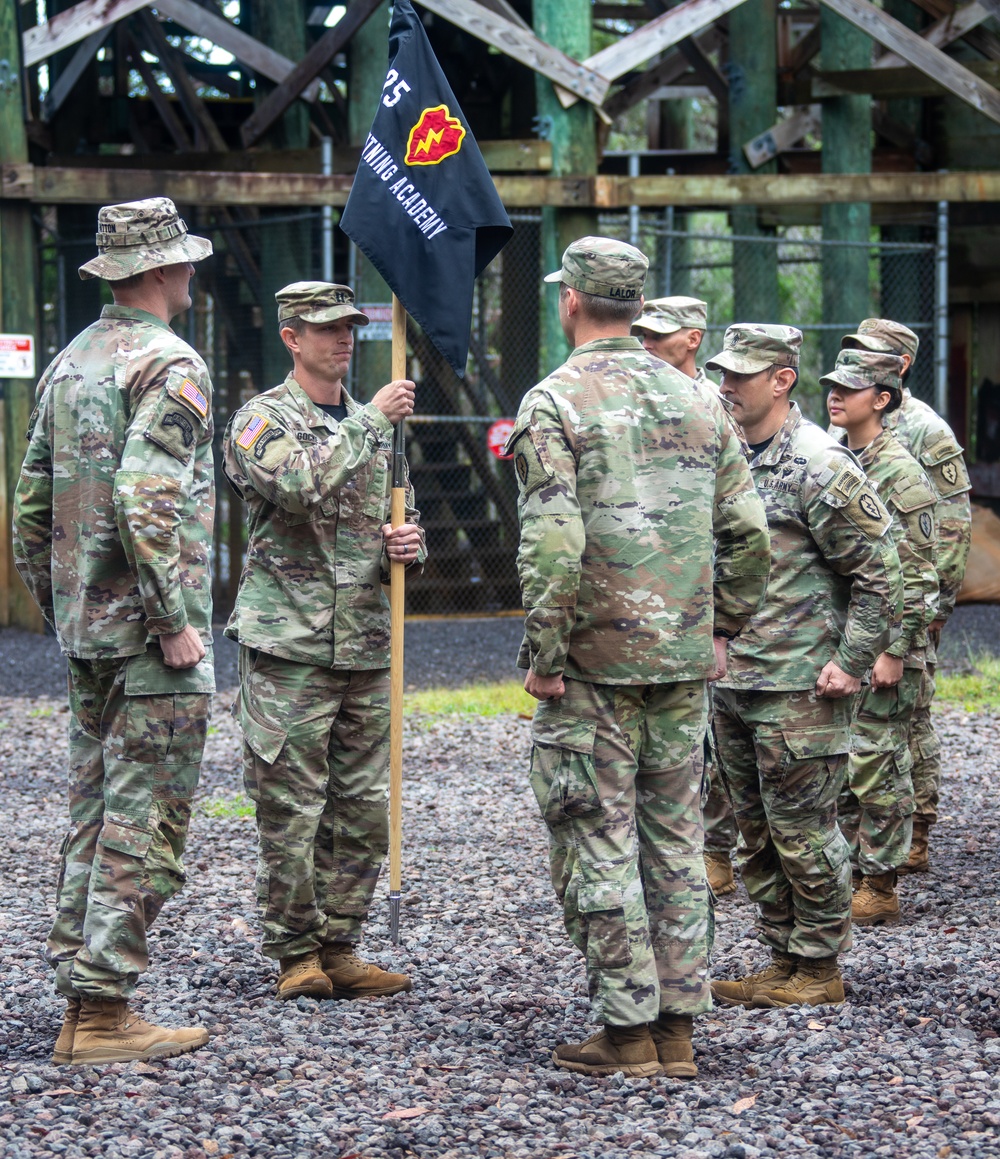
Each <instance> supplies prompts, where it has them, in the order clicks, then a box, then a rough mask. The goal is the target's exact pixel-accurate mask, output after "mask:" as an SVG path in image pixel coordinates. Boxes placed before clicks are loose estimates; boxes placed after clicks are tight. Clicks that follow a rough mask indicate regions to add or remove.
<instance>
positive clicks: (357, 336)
mask: <svg viewBox="0 0 1000 1159" xmlns="http://www.w3.org/2000/svg"><path fill="white" fill-rule="evenodd" d="M358 309H359V310H360V311H361V313H362V314H367V315H368V318H369V321H368V325H367V326H355V327H354V340H355V342H391V341H392V303H391V302H361V303H360V304H359V305H358Z"/></svg>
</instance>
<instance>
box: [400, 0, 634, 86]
mask: <svg viewBox="0 0 1000 1159" xmlns="http://www.w3.org/2000/svg"><path fill="white" fill-rule="evenodd" d="M420 4H421V7H423V8H427V9H428V10H429V11H431V12H433V13H434V14H435V15H436V16H440V17H442V18H443V19H444V20H447V21H449V22H450V23H452V24H454V25H455V26H456V27H458V28H461V29H463V30H464V31H465V32H468V33H469V34H470V35H471V36H475V37H476V38H477V39H478V40H482V41H484V42H485V43H486V44H491V45H492V46H493V47H494V48H496V49H499V50H500V52H503V53H505V54H506V55H507V56H509V57H511V58H512V59H514V60H516V61H517V62H518V64H523V65H526V66H527V67H528V68H530V69H532V70H533V71H534V72H537V73H540V74H541V75H542V76H546V77H548V78H549V80H551V81H552V82H553V83H555V84H557V85H560V86H562V87H563V88H565V89H567V90H570V91H571V92H572V93H574V94H575V96H574V97H573V100H574V101H575V100H577V99H578V98H579V97H582V98H583V99H584V100H586V101H590V103H591V104H593V105H599V104H600V103H601V102H602V101H603V100H604V98H605V96H606V95H607V92H608V89H609V88H610V87H611V81H610V80H609V79H608V78H607V77H606V76H603V75H602V74H601V72H600V70H599V69H596V68H594V67H592V66H590V65H587V64H581V63H580V62H579V61H576V60H573V58H572V57H570V56H567V55H566V54H565V53H564V52H560V51H559V49H557V48H553V47H552V45H551V44H546V43H545V41H544V40H540V39H539V38H538V37H537V36H535V34H534V33H533V32H531V31H526V30H525V29H523V28H519V27H518V26H517V25H516V24H512V23H511V22H510V21H509V20H504V19H503V17H501V16H497V15H496V13H494V12H490V10H489V9H488V8H485V7H484V6H483V5H482V4H477V3H476V0H420ZM626 71H627V70H626ZM570 103H571V104H572V101H571V102H570Z"/></svg>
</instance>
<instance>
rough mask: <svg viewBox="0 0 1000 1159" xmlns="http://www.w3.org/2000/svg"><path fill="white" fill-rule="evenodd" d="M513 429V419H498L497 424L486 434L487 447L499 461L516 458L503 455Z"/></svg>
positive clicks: (492, 425)
mask: <svg viewBox="0 0 1000 1159" xmlns="http://www.w3.org/2000/svg"><path fill="white" fill-rule="evenodd" d="M513 429H514V420H513V419H497V421H496V422H495V423H491V424H490V427H489V430H487V432H486V445H487V446H488V447H489V449H490V450H491V451H492V452H493V454H494V455H496V457H497V458H498V459H512V458H513V457H514V456H513V455H505V454H504V453H503V449H504V447H505V446H506V445H507V440H508V439H509V438H510V432H511V431H512V430H513Z"/></svg>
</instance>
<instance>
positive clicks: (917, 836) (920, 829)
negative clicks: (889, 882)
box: [896, 814, 931, 873]
mask: <svg viewBox="0 0 1000 1159" xmlns="http://www.w3.org/2000/svg"><path fill="white" fill-rule="evenodd" d="M930 828H931V827H930V825H929V824H928V822H927V820H926V818H924V817H918V816H917V815H916V814H914V815H913V840H912V842H911V843H910V856H909V860H908V861H907V862H906V864H905V865H901V866H900V867H899V869H898V870H897V871H896V872H897V873H926V872H927V871H928V870H929V869H930V867H931V858H930V849H929V848H928V842H929V840H930Z"/></svg>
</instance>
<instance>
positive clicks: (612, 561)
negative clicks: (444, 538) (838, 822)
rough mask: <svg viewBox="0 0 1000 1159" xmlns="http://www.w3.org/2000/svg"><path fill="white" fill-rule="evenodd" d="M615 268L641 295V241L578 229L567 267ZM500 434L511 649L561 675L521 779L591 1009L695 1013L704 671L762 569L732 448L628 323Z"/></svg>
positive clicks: (703, 946) (762, 539) (594, 274)
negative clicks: (513, 570) (520, 624)
mask: <svg viewBox="0 0 1000 1159" xmlns="http://www.w3.org/2000/svg"><path fill="white" fill-rule="evenodd" d="M578 248H579V249H580V250H581V252H582V259H581V266H580V268H579V269H578V271H577V272H576V273H573V264H572V263H573V260H574V259H573V255H574V252H575V251H576V250H577V249H578ZM623 267H624V269H625V276H627V277H628V278H630V279H632V280H631V281H629V282H626V283H625V284H626V285H627V286H628V287H629V288H634V287H635V285H636V283H637V284H638V287H639V289H637V290H636V291H635V296H638V293H639V292H640V290H641V284H642V277H643V275H644V273H645V268H646V262H645V258H644V257H643V256H642V255H641V254H640V253H639V251H637V250H635V249H633V248H632V247H631V246H625V245H624V244H623V243H620V242H612V241H610V240H608V239H594V238H585V239H582V241H581V242H577V243H574V245H573V246H571V247H570V248H569V250H567V253H566V256H565V257H564V266H563V269H564V271H567V269H569V271H570V272H568V273H567V274H566V280H567V281H569V279H570V277H571V276H573V277H575V278H576V280H575V281H570V282H569V284H570V285H572V286H574V288H580V289H583V291H584V292H588V293H594V294H597V295H601V296H605V297H610V296H611V295H610V293H609V292H608V291H609V290H614V289H615V288H616V287H621V286H622V284H623V283H622V281H621V280H619V281H616V280H615V279H616V278H618V279H621V278H622V277H623V275H622V268H623ZM559 276H560V275H555V277H559ZM508 450H509V451H510V453H512V454H513V456H514V466H515V470H516V472H517V477H518V483H519V490H520V498H519V514H520V521H521V542H520V549H519V552H518V569H519V572H520V577H521V589H522V596H523V601H524V607H525V612H526V620H525V639H524V643H523V645H522V649H521V655H520V657H519V664H520V666H521V667H524V668H527V667H529V666H530V668H531V669H532V670H533V671H534V673H535V674H536V675H538V676H548V675H560V674H561V675H562V676H563V678H564V681H565V685H566V692H565V695H564V696H563V698H562V699H561V700H558V701H555V700H554V701H545V702H541V703H540V704H539V705H538V708H537V710H536V713H535V718H534V723H533V726H532V740H533V750H532V759H531V784H532V788H533V790H534V792H535V795H536V798H537V800H538V804H539V808H540V809H541V812H542V816H543V818H544V819H545V822H546V824H547V826H548V828H549V833H550V842H551V844H550V856H551V868H552V880H553V885H554V886H555V890H556V894H557V896H558V897H559V899H560V901H561V903H562V905H563V909H564V916H565V921H566V927H567V930H568V932H569V934H570V937H571V939H572V940H573V942H574V943H575V944H576V945H577V946H578V947H579V949H580V950H581V951H582V953H583V954H584V955H585V957H586V962H587V974H588V984H589V989H590V995H591V1000H592V1006H593V1010H594V1014H595V1017H596V1018H597V1020H598V1021H599V1022H601V1023H605V1024H610V1025H612V1026H634V1025H639V1024H643V1023H647V1022H651V1021H653V1020H654V1019H656V1018H657V1016H658V1014H659V1013H660V1012H661V1011H667V1012H673V1013H677V1014H695V1013H698V1012H701V1011H705V1010H708V1009H710V1007H711V996H710V992H709V986H708V958H709V952H710V948H711V941H712V930H713V920H712V909H711V902H710V898H709V894H708V890H707V887H706V883H705V871H704V863H703V858H702V824H701V810H700V803H701V790H702V776H703V773H702V754H703V740H704V735H705V727H706V698H705V677H706V676H707V675H708V674H709V673H710V672H711V670H712V668H713V666H714V649H713V643H712V635H713V629H718V630H722V631H725V632H727V633H735V632H738V631H739V629H740V628H741V627H742V625H743V624H744V623H745V622H746V620H747V618H748V617H749V615H750V614H751V612H752V611H753V609H754V608H755V607H756V606H757V603H758V602H759V600H760V598H761V595H762V592H763V586H764V582H765V572H766V567H767V534H766V530H765V527H764V519H763V511H762V507H761V504H760V501H759V499H758V497H757V495H756V493H755V492H754V489H753V486H752V482H751V480H750V476H749V471H748V469H747V465H746V461H745V459H744V458H743V456H742V454H741V453H740V450H739V446H738V443H737V441H736V439H735V438H734V436H733V434H732V431H731V429H730V426H729V424H728V423H727V421H726V419H725V416H724V413H723V410H722V408H721V406H719V405H718V404H716V403H712V402H711V400H709V402H708V405H706V400H705V399H704V398H703V397H702V396H701V395H699V394H698V393H697V392H696V391H695V390H694V389H693V387H692V384H691V381H690V379H688V378H687V377H686V376H684V375H682V374H680V373H679V372H677V371H675V370H673V369H672V368H670V367H667V366H666V365H665V364H664V363H663V362H661V361H660V360H659V359H656V358H653V357H651V356H650V355H648V354H646V353H645V351H644V350H643V349H642V347H641V346H640V345H639V343H638V341H637V340H636V339H635V338H628V337H612V338H601V339H597V340H595V341H591V342H587V343H586V344H585V345H582V346H580V347H578V348H577V349H576V350H574V351H573V353H572V354H571V356H570V358H569V360H568V361H567V362H566V363H564V364H563V365H562V366H561V367H560V368H559V369H558V370H556V371H555V372H554V373H553V374H551V375H550V376H549V377H548V378H547V379H545V380H544V381H543V382H542V383H540V384H539V385H538V386H536V387H534V388H533V389H532V390H530V391H529V392H528V393H527V394H526V395H525V397H524V400H523V401H522V403H521V408H520V411H519V414H518V418H517V423H516V426H515V428H514V431H513V433H512V434H511V437H510V439H509V441H508ZM713 547H714V548H715V552H714V575H713Z"/></svg>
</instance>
